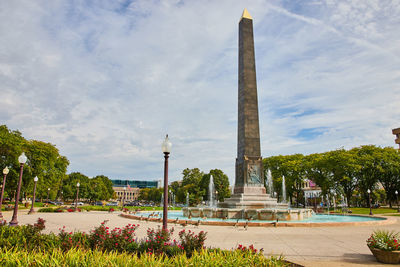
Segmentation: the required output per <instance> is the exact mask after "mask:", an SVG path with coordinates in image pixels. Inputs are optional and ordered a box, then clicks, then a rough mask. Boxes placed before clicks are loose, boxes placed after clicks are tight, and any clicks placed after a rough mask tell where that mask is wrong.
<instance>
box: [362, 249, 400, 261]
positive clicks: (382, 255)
mask: <svg viewBox="0 0 400 267" xmlns="http://www.w3.org/2000/svg"><path fill="white" fill-rule="evenodd" d="M369 250H371V252H372V254H374V256H375V258H376V260H377V261H379V262H382V263H400V251H398V250H397V251H385V250H380V249H377V248H369Z"/></svg>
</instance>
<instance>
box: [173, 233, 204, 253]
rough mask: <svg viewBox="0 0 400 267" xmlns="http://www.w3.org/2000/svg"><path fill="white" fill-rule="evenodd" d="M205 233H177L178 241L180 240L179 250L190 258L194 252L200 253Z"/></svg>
mask: <svg viewBox="0 0 400 267" xmlns="http://www.w3.org/2000/svg"><path fill="white" fill-rule="evenodd" d="M206 236H207V233H205V232H203V231H200V232H199V233H198V234H196V233H195V232H192V231H190V230H188V231H187V232H186V230H182V231H180V232H179V239H180V240H181V246H180V247H181V248H182V249H184V250H185V252H186V255H188V256H189V257H190V256H192V254H193V252H194V251H200V250H201V249H203V247H204V242H205V241H206Z"/></svg>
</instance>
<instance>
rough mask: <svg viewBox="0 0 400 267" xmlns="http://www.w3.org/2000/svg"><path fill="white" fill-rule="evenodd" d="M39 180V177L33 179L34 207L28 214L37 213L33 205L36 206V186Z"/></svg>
mask: <svg viewBox="0 0 400 267" xmlns="http://www.w3.org/2000/svg"><path fill="white" fill-rule="evenodd" d="M38 180H39V178H38V177H37V176H35V178H33V181H34V182H35V185H34V186H33V198H32V206H31V209H30V210H29V212H28V214H32V213H34V212H35V209H34V208H33V205H35V198H36V184H37V181H38Z"/></svg>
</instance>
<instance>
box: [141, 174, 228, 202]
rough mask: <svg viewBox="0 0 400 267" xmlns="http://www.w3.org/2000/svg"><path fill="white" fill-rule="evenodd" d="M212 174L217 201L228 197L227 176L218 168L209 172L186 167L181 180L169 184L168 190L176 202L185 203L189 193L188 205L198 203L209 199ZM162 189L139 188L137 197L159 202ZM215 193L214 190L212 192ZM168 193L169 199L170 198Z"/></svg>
mask: <svg viewBox="0 0 400 267" xmlns="http://www.w3.org/2000/svg"><path fill="white" fill-rule="evenodd" d="M211 175H212V176H213V181H214V188H215V191H216V192H218V193H217V194H215V195H216V197H217V198H218V201H223V200H224V199H225V198H227V197H230V190H229V179H228V176H227V175H226V174H225V173H224V172H223V171H221V170H219V169H213V170H210V172H209V173H204V172H202V171H201V170H200V169H199V168H193V169H189V168H186V169H184V170H183V171H182V180H180V181H174V182H172V183H171V184H170V186H169V190H170V191H171V193H172V194H174V196H175V201H176V203H182V204H184V203H186V196H187V194H189V205H191V206H194V205H197V204H200V202H201V201H206V200H209V199H208V198H209V184H210V178H211ZM162 192H163V190H162V189H160V188H145V189H141V190H140V195H139V199H140V200H145V201H153V202H160V201H161V196H162ZM214 193H215V192H214ZM172 194H171V195H169V199H170V198H171V196H172Z"/></svg>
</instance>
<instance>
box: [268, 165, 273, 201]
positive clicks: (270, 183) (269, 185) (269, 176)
mask: <svg viewBox="0 0 400 267" xmlns="http://www.w3.org/2000/svg"><path fill="white" fill-rule="evenodd" d="M267 184H268V193H269V195H270V196H271V197H273V196H274V195H273V193H274V185H273V181H272V174H271V171H270V170H269V169H268V170H267Z"/></svg>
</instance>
